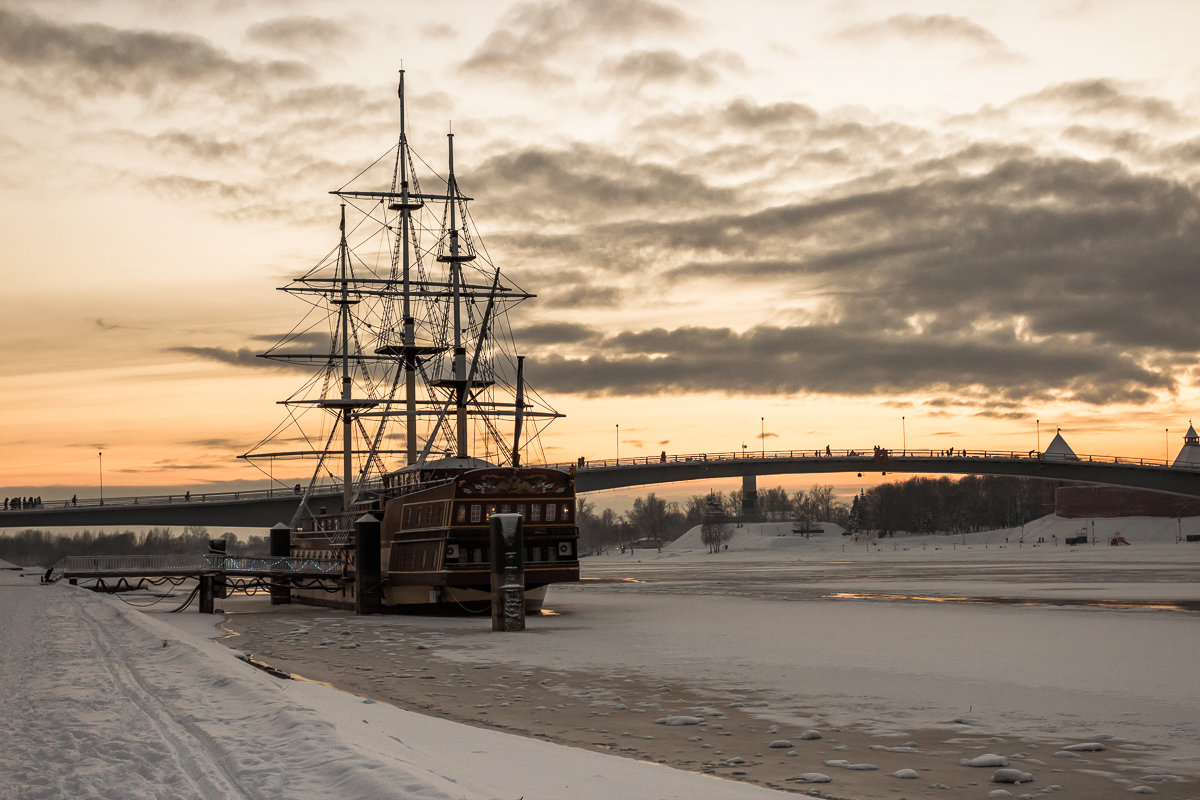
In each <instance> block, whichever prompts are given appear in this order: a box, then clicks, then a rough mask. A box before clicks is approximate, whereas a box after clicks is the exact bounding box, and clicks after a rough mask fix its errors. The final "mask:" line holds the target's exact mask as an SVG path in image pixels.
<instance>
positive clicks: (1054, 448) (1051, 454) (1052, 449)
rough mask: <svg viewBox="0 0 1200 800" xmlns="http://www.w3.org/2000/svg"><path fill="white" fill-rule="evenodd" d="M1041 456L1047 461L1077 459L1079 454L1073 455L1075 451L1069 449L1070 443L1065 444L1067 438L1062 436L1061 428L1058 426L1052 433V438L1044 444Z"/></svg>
mask: <svg viewBox="0 0 1200 800" xmlns="http://www.w3.org/2000/svg"><path fill="white" fill-rule="evenodd" d="M1042 457H1043V458H1045V459H1046V460H1047V461H1078V460H1079V456H1077V455H1075V451H1074V450H1072V449H1071V445H1069V444H1067V440H1066V439H1064V438H1063V435H1062V428H1059V429H1058V431H1057V432H1055V434H1054V440H1053V441H1051V442H1050V444H1049V445H1047V446H1046V449H1045V450H1044V451H1043V452H1042Z"/></svg>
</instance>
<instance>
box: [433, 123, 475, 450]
mask: <svg viewBox="0 0 1200 800" xmlns="http://www.w3.org/2000/svg"><path fill="white" fill-rule="evenodd" d="M446 141H447V143H448V147H449V170H450V174H449V177H448V178H447V179H446V196H447V198H446V203H447V205H448V206H449V211H450V224H449V230H448V233H449V235H450V253H449V254H448V255H446V254H443V255H440V256H438V261H442V262H447V263H449V265H450V285H451V298H452V299H451V302H452V304H453V305H452V312H453V320H454V350H453V353H454V364H453V372H452V373H451V374H452V378H451V381H450V383H451V385H452V386H453V389H454V404H455V414H456V420H455V421H456V426H455V443H456V449H457V453H456V455H457V456H458V457H459V458H466V457H467V456H468V455H469V454H468V453H467V449H468V448H467V394H468V392H469V389H470V383H471V379H470V377H468V375H467V348H466V347H464V346H463V340H462V284H463V278H462V265H463V262H465V261H472V260H474V258H475V254H474V253H472V252H470V250H469V249H468V251H467V252H465V253H464V252H462V251H461V246H460V245H459V242H458V217H457V213H458V202H459V192H458V181H457V180H455V177H454V134H453V133H448V134H446Z"/></svg>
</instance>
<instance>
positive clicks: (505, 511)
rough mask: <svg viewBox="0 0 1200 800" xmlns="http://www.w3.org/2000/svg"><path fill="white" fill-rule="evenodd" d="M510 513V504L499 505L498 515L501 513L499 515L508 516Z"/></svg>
mask: <svg viewBox="0 0 1200 800" xmlns="http://www.w3.org/2000/svg"><path fill="white" fill-rule="evenodd" d="M511 511H512V505H511V504H509V503H501V504H500V513H501V514H508V513H510V512H511Z"/></svg>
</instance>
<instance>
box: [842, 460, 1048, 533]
mask: <svg viewBox="0 0 1200 800" xmlns="http://www.w3.org/2000/svg"><path fill="white" fill-rule="evenodd" d="M1057 485H1058V484H1057V483H1055V482H1052V481H1042V480H1037V479H1035V478H1010V477H1003V476H995V475H965V476H963V477H961V478H958V479H956V480H952V479H950V478H945V477H943V478H909V479H908V480H906V481H899V482H895V483H883V484H880V485H878V486H873V487H871V488H870V489H868V490H865V491H862V492H859V494H858V495H857V496H856V497H855V498H854V499H853V501H852V502H851V504H850V514H849V519H848V524H847V525H846V526H845V527H846V529H847V530H849V531H851V532H859V531H865V532H868V533H875V534H877V535H879V536H893V535H895V534H896V533H898V532H901V531H903V532H905V533H912V534H931V533H946V534H951V533H972V532H974V531H988V530H996V529H998V528H1015V527H1017V526H1020V525H1024V524H1025V523H1027V522H1032V521H1033V520H1035V519H1037V518H1039V517H1042V516H1045V515H1046V514H1049V513H1051V512H1052V511H1053V510H1054V489H1055V488H1056V487H1057Z"/></svg>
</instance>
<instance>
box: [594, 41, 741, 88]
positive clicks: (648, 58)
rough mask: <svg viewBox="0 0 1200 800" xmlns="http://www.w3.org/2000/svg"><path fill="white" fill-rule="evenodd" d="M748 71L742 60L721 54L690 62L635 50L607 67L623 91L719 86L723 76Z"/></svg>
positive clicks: (664, 53) (679, 56)
mask: <svg viewBox="0 0 1200 800" xmlns="http://www.w3.org/2000/svg"><path fill="white" fill-rule="evenodd" d="M744 69H745V62H744V61H743V60H742V58H741V56H739V55H737V54H736V53H730V52H728V51H718V50H713V51H709V52H707V53H703V54H701V55H700V56H697V57H695V58H688V57H686V56H684V55H682V54H681V53H678V52H676V51H674V50H635V51H633V52H631V53H626V54H625V55H623V56H621V57H620V58H619V59H615V60H614V61H612V62H610V63H609V64H608V65H607V66H606V67H605V71H606V72H608V73H609V74H610V75H611V76H612V77H614V78H615V79H617V81H618V82H619V83H620V84H621V85H622V86H623V87H639V86H645V85H648V84H655V83H661V84H676V83H689V84H694V85H697V86H708V85H710V84H713V83H715V82H716V81H717V80H718V79H719V78H720V77H721V74H722V73H723V72H727V71H742V70H744Z"/></svg>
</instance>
